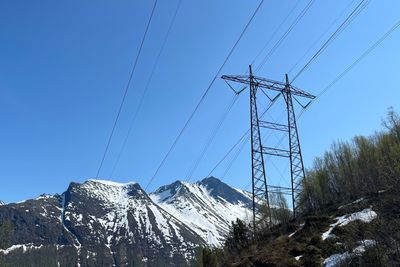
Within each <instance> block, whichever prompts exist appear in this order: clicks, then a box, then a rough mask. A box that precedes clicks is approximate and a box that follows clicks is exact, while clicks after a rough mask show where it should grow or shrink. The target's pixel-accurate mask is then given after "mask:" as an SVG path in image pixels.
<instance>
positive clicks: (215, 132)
mask: <svg viewBox="0 0 400 267" xmlns="http://www.w3.org/2000/svg"><path fill="white" fill-rule="evenodd" d="M238 96H239V95H237V94H235V95H234V96H233V98H232V100H231V101H230V103H229V104H228V106H227V107H226V109H225V111H224V113H223V114H222V116H221V118H220V120H219V121H218V123H217V124H216V125H215V127H214V129H213V131H212V133H211V135H210V136H209V138H208V140H207V142H206V143H205V145H204V147H203V149H202V151H201V153H200V155H199V156H198V158H197V159H196V161H195V162H194V164H193V166H192V167H191V169H190V170H189V172H188V174H187V175H186V181H187V182H188V181H190V180H191V179H192V178H193V174H194V172H195V171H196V169H197V167H198V166H199V164H200V162H201V160H202V159H203V158H204V156H205V154H206V152H207V150H208V148H209V147H210V145H211V143H212V141H213V140H214V138H215V136H216V135H217V133H218V131H219V129H220V128H221V126H222V124H223V123H224V121H225V119H226V118H227V116H228V114H229V112H230V111H231V109H232V107H233V105H234V104H235V102H236V100H237V99H238Z"/></svg>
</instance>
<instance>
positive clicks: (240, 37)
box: [145, 0, 264, 191]
mask: <svg viewBox="0 0 400 267" xmlns="http://www.w3.org/2000/svg"><path fill="white" fill-rule="evenodd" d="M263 3H264V0H261V2H260V4H259V5H258V6H257V8H256V9H255V11H254V12H253V14H252V16H251V17H250V20H249V21H248V22H247V24H246V26H245V27H244V29H243V30H242V32H241V33H240V35H239V38H238V39H237V40H236V42H235V44H234V45H233V47H232V48H231V50H230V51H229V53H228V55H227V57H226V58H225V60H224V61H223V63H222V65H221V66H220V68H219V69H218V71H217V73H216V74H215V76H214V78H213V79H212V80H211V82H210V84H209V85H208V87H207V89H206V90H205V92H204V93H203V95H202V96H201V98H200V100H199V102H198V103H197V105H196V106H195V108H194V110H193V111H192V113H191V114H190V116H189V118H188V119H187V121H186V122H185V124H184V125H183V127H182V129H181V130H180V132H179V134H178V135H177V136H176V138H175V140H174V142H173V143H172V145H171V147H170V148H169V150H168V151H167V153H166V154H165V156H164V158H163V159H162V160H161V162H160V164H159V166H158V167H157V169H156V171H155V172H154V174H153V176H152V177H151V179H150V181H149V182H148V184H147V185H146V187H145V191H147V189H148V187H149V186H150V184H151V183H152V182H153V180H154V179H155V177H156V176H157V174H158V173H159V171H160V170H161V168H162V167H163V166H164V164H165V162H166V160H167V159H168V157H169V155H170V154H171V152H172V151H173V150H174V148H175V146H176V145H177V143H178V141H179V140H180V138H181V136H182V134H183V133H184V132H185V130H186V128H187V127H188V125H189V123H190V122H191V121H192V119H193V117H194V115H195V114H196V112H197V110H198V109H199V107H200V106H201V104H202V103H203V101H204V99H205V98H206V96H207V94H208V92H209V91H210V89H211V87H212V86H213V85H214V83H215V81H216V79H217V78H218V76H219V75H220V73H221V71H222V69H223V68H224V66H225V64H226V63H227V62H228V60H229V58H230V57H231V55H232V53H233V51H234V50H235V49H236V47H237V45H238V44H239V42H240V40H241V39H242V37H243V35H244V34H245V32H246V31H247V28H248V27H249V26H250V24H251V22H252V21H253V19H254V17H255V16H256V14H257V12H258V11H259V9H260V7H261V5H262V4H263Z"/></svg>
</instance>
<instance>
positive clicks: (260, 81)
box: [222, 66, 315, 228]
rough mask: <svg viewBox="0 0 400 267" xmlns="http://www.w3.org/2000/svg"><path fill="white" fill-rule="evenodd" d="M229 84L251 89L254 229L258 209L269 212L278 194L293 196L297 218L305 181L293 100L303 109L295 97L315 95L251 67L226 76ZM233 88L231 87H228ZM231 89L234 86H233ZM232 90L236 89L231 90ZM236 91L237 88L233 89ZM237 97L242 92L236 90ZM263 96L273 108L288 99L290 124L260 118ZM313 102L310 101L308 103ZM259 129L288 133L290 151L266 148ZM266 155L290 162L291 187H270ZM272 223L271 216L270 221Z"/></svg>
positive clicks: (287, 108) (312, 97) (288, 121)
mask: <svg viewBox="0 0 400 267" xmlns="http://www.w3.org/2000/svg"><path fill="white" fill-rule="evenodd" d="M222 79H224V80H225V81H226V82H227V83H228V85H229V81H231V82H237V83H241V84H245V85H246V86H248V87H249V89H250V124H251V127H250V134H251V163H252V193H253V223H254V228H255V224H256V221H257V220H258V219H259V215H260V214H259V209H260V207H261V206H262V205H263V204H266V205H267V208H268V209H270V203H269V202H270V201H269V199H270V198H269V194H270V193H275V192H281V191H280V190H283V191H285V192H286V193H288V194H289V195H290V196H291V200H292V208H293V216H294V217H296V215H297V211H298V208H299V207H300V206H301V203H299V192H300V190H301V185H302V182H303V180H304V179H305V170H304V163H303V157H302V154H301V148H300V140H299V134H298V130H297V123H296V115H295V110H294V107H293V99H295V101H296V102H297V103H299V104H300V105H301V106H302V107H303V108H306V107H307V105H308V104H307V105H305V106H303V105H302V104H301V102H300V101H298V100H297V98H296V97H301V98H307V99H310V101H311V100H312V99H314V98H315V96H313V95H311V94H309V93H307V92H305V91H303V90H301V89H298V88H296V87H294V86H292V85H291V84H290V83H289V78H288V75H287V74H286V81H285V82H278V81H273V80H269V79H265V78H262V77H257V76H254V75H253V72H252V68H251V66H249V75H223V76H222ZM229 86H230V85H229ZM230 87H231V86H230ZM231 88H232V89H233V87H231ZM233 90H234V89H233ZM234 91H235V93H236V94H240V93H242V92H243V91H244V89H242V90H240V91H236V90H234ZM258 91H262V93H263V94H264V95H265V96H267V97H268V98H269V100H270V106H272V105H273V104H274V103H275V102H276V100H277V98H278V97H279V96H281V95H282V96H283V98H284V100H285V104H286V105H285V108H286V110H287V125H285V124H280V123H276V122H269V121H264V120H261V119H260V116H259V113H258V110H257V93H258ZM268 91H270V92H273V93H275V96H274V97H270V96H269V95H268ZM309 103H310V102H309ZM260 128H266V129H269V130H273V131H281V132H287V133H288V144H289V149H288V150H286V149H281V148H278V147H267V146H263V144H262V141H261V140H262V138H261V132H260ZM264 155H270V156H276V157H283V158H287V159H288V160H289V162H290V182H291V185H290V188H289V187H281V186H273V185H269V184H268V180H267V176H266V173H265V161H264ZM269 219H270V222H271V217H270V218H269Z"/></svg>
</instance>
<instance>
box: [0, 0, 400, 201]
mask: <svg viewBox="0 0 400 267" xmlns="http://www.w3.org/2000/svg"><path fill="white" fill-rule="evenodd" d="M177 3H178V0H168V1H166V0H159V2H158V4H157V7H156V10H155V14H154V19H153V21H152V23H151V25H150V28H149V33H148V38H147V39H146V41H145V43H144V47H143V51H142V54H141V56H140V58H139V62H138V66H137V69H136V72H135V74H134V77H133V83H132V85H131V87H130V90H129V93H128V96H127V101H126V103H125V105H124V107H123V110H122V114H121V120H120V121H119V123H118V125H117V128H116V133H115V136H114V138H113V140H112V143H111V146H110V153H109V154H108V155H107V157H106V159H105V163H104V166H103V168H102V170H101V173H100V178H103V179H113V180H115V181H120V182H125V181H137V182H139V183H140V184H141V185H142V186H143V187H144V186H145V185H146V184H147V183H148V181H149V179H150V178H151V177H152V175H153V173H154V172H155V170H156V168H157V166H158V165H159V163H160V161H161V159H162V158H163V156H164V155H165V153H166V151H167V150H168V148H169V147H170V145H171V143H172V142H173V140H174V138H175V137H176V135H177V134H178V132H179V131H180V129H181V128H182V126H183V124H184V122H185V121H186V119H187V118H188V116H189V114H190V112H191V111H192V110H193V108H194V106H195V104H196V103H197V102H198V100H199V98H200V97H201V95H202V94H203V92H204V91H205V89H206V88H207V86H208V84H209V83H210V81H211V79H212V78H213V76H214V75H215V73H216V72H217V70H218V68H219V66H220V65H221V64H222V62H223V60H224V59H225V57H226V56H227V54H228V52H229V50H230V48H231V47H232V45H233V44H234V42H235V41H236V39H237V38H238V36H239V34H240V32H241V31H242V29H243V28H244V26H245V24H246V23H247V21H248V20H249V18H250V16H251V14H252V13H253V11H254V9H255V8H256V6H257V5H258V3H259V1H255V0H254V1H238V0H234V1H232V0H229V1H228V0H224V1H211V0H210V1H188V0H182V5H181V6H180V9H179V11H178V13H177V17H176V21H175V24H174V25H173V28H172V30H171V32H170V35H169V37H168V40H167V43H166V46H165V49H164V51H163V53H162V55H161V57H160V60H159V62H158V64H157V67H156V69H155V73H154V76H153V79H152V80H151V83H150V85H149V89H148V93H147V94H146V96H145V99H144V102H143V107H142V109H140V111H139V113H138V117H137V120H136V123H135V124H134V127H133V131H132V133H131V135H130V137H129V139H128V142H127V145H126V148H125V150H124V152H123V153H122V156H121V158H120V161H119V163H118V165H117V166H116V169H115V172H114V173H113V174H112V169H113V166H114V164H115V161H116V158H117V155H118V153H119V150H120V147H121V144H122V142H123V140H124V138H125V136H126V134H127V131H128V128H129V121H130V120H131V117H132V113H134V112H135V110H136V108H137V106H138V102H139V98H140V95H141V93H142V92H143V90H144V88H145V84H146V83H147V80H148V78H149V75H150V72H151V69H152V67H153V64H154V63H155V60H156V56H157V54H158V51H159V49H160V47H161V45H162V43H163V40H164V37H165V34H166V32H167V29H168V25H169V23H170V20H171V18H172V16H173V14H174V10H175V8H176V5H177ZM307 3H308V0H300V1H299V3H298V5H297V7H296V8H295V9H294V11H293V13H292V14H291V15H290V16H289V18H288V20H287V22H286V23H285V24H283V26H282V28H281V29H280V30H279V31H278V32H277V35H276V36H275V37H274V38H273V39H272V41H271V42H270V44H269V45H268V46H267V48H266V49H265V50H264V51H263V52H262V54H261V56H260V57H259V58H258V59H257V61H256V62H255V65H258V64H259V63H260V61H261V60H262V58H263V57H264V56H265V55H266V54H267V53H268V51H269V50H270V48H271V47H272V46H273V45H274V43H275V42H276V41H277V40H278V39H279V37H280V36H281V35H282V34H283V33H284V31H285V30H286V29H287V28H288V27H289V25H290V24H291V23H292V21H293V20H294V19H295V17H296V16H297V15H298V14H299V13H300V12H301V10H302V9H303V8H304V7H305V6H306V4H307ZM358 3H359V1H357V0H355V1H350V0H346V1H345V0H340V1H338V0H329V1H325V0H324V1H321V0H317V1H315V3H314V4H313V5H312V6H311V8H310V10H309V11H308V12H307V14H306V15H305V16H304V18H303V19H302V20H301V21H300V22H299V23H298V25H296V27H295V28H293V30H292V31H291V32H290V34H289V35H288V36H287V38H286V39H285V40H284V42H283V43H282V44H281V45H280V46H279V47H278V49H277V50H276V51H275V53H274V54H273V55H272V56H271V58H270V60H269V61H268V62H267V63H266V64H265V65H264V67H263V68H262V69H261V70H260V71H259V72H258V73H257V75H260V76H264V77H267V78H271V79H275V80H282V79H283V77H284V74H285V73H286V72H288V71H289V70H290V69H291V68H292V66H293V65H294V64H295V63H296V62H297V61H298V60H299V59H300V58H302V56H303V54H304V53H305V52H306V51H307V50H308V49H309V47H310V46H311V45H312V44H314V42H315V41H316V40H318V39H319V38H320V37H321V34H323V33H324V32H326V31H327V32H328V33H327V34H326V35H325V36H324V37H323V38H322V39H320V41H319V42H318V43H317V45H316V46H314V48H313V49H311V50H310V53H308V54H307V56H306V57H305V58H304V59H303V60H302V61H301V62H300V63H299V65H298V66H297V68H295V70H294V71H292V72H291V73H289V75H292V76H293V75H294V74H295V73H296V72H297V71H298V70H299V68H300V67H301V66H302V65H304V63H305V62H306V61H307V59H309V58H310V57H311V56H312V54H313V53H314V52H315V51H316V50H317V49H318V47H319V46H320V45H321V44H322V43H323V41H324V40H326V39H327V38H328V37H329V34H330V33H331V32H333V31H334V30H335V28H336V27H337V25H339V23H340V22H341V21H343V19H344V18H345V16H346V15H347V14H349V13H350V12H351V10H352V8H354V7H355V6H356V5H357V4H358ZM295 4H296V2H295V1H294V0H284V1H282V0H279V1H278V0H266V1H265V2H264V3H263V5H262V7H261V9H260V11H259V13H258V14H257V16H256V17H255V19H254V21H253V23H252V24H251V25H250V27H249V29H248V31H247V32H246V34H245V35H244V36H243V39H242V41H241V42H240V43H239V45H238V47H237V49H236V50H235V51H234V53H233V55H232V57H231V58H230V60H229V61H228V63H227V65H226V67H225V68H224V69H223V71H222V74H243V73H244V72H245V71H246V69H247V66H248V64H249V63H250V62H251V61H252V60H253V59H254V58H255V56H256V55H257V54H258V53H259V51H260V50H261V49H262V47H264V45H265V44H266V43H267V41H268V40H269V39H270V38H271V36H272V34H273V32H274V31H275V29H276V28H277V27H278V25H279V24H280V23H281V22H282V20H283V19H284V18H285V16H287V14H288V13H289V11H290V10H291V9H292V8H293V7H294V6H295ZM152 5H153V2H152V1H126V0H121V1H110V0H107V1H105V0H96V1H77V0H73V1H50V0H47V1H44V0H42V1H20V0H12V1H11V0H9V1H7V0H6V1H1V3H0V128H1V130H0V177H1V183H0V199H1V200H3V201H6V202H11V201H18V200H22V199H27V198H32V197H36V196H38V195H39V194H42V193H51V194H52V193H62V192H63V191H64V190H65V189H66V188H67V187H68V184H69V183H70V182H71V181H76V182H82V181H84V180H86V179H88V178H93V177H95V176H96V173H97V169H98V167H99V164H100V160H101V157H102V153H103V151H104V148H105V145H106V142H107V138H108V136H109V133H110V130H111V126H112V123H113V120H114V118H115V116H116V113H117V110H118V106H119V104H120V101H121V97H122V94H123V90H124V86H125V85H126V83H127V80H128V77H129V73H130V70H131V68H132V65H133V61H134V58H135V56H136V53H137V51H138V47H139V44H140V40H141V37H142V35H143V32H144V29H145V24H146V22H147V20H148V17H149V15H150V11H151V8H152ZM346 7H348V8H347V9H346ZM343 10H344V11H343ZM399 10H400V1H397V0H380V1H377V0H373V1H371V2H370V4H369V5H368V6H367V7H366V9H365V10H364V11H363V12H362V13H361V14H360V15H359V16H358V17H357V18H356V19H355V20H354V21H353V22H352V23H351V24H350V25H349V27H347V28H346V30H345V31H344V32H343V33H342V34H341V35H340V36H339V37H338V38H337V39H336V40H335V41H334V42H333V43H332V44H331V45H330V46H329V47H328V49H327V50H326V51H325V52H324V53H323V54H322V55H321V56H320V57H318V59H317V60H316V61H315V62H314V63H313V64H312V65H311V66H310V68H309V69H308V70H307V71H305V72H304V73H303V74H302V75H301V76H300V77H299V78H298V79H297V80H296V81H295V82H294V85H295V86H297V87H299V88H302V89H304V90H307V91H309V92H311V93H314V94H318V93H319V92H320V91H321V90H322V89H323V88H324V87H325V86H327V85H328V84H329V83H330V82H331V81H332V80H333V79H334V78H335V77H336V76H337V75H338V74H340V73H341V72H342V71H343V70H344V69H345V68H346V67H347V66H348V65H349V64H351V63H352V62H353V61H354V60H355V59H356V58H357V57H358V56H359V55H361V54H362V52H363V51H364V50H365V49H367V48H368V47H369V46H370V45H371V44H372V43H373V42H374V41H376V40H377V39H378V38H379V37H380V36H381V35H382V34H383V33H384V32H386V31H387V30H388V29H389V28H390V27H391V26H392V25H393V24H394V23H395V22H396V21H397V20H399V19H400V15H399V12H398V11H399ZM340 14H342V16H340ZM339 16H340V17H339ZM338 17H339V20H336V23H335V24H333V25H334V26H333V27H331V28H330V27H329V26H330V25H332V22H333V21H335V19H336V18H338ZM327 29H329V30H327ZM399 43H400V30H398V31H395V32H394V33H393V34H392V35H391V36H390V37H389V38H388V39H386V40H385V41H384V42H383V43H382V44H381V46H379V47H378V48H377V49H376V50H374V51H373V52H372V53H371V54H370V55H369V56H368V57H366V58H365V59H364V60H363V61H362V62H360V64H358V65H357V66H356V67H355V68H354V69H353V70H351V71H350V72H349V73H348V74H347V75H346V76H345V77H343V79H341V80H340V81H339V82H338V83H336V84H335V86H333V87H332V88H331V89H330V90H329V91H327V93H326V94H324V95H323V96H322V97H321V98H320V99H319V100H318V101H316V102H315V103H314V104H313V105H312V106H310V107H309V108H308V110H307V111H306V112H305V113H304V115H303V116H302V118H301V119H300V120H299V122H298V124H299V131H300V137H301V139H302V148H303V154H304V160H305V165H306V166H307V167H310V166H312V162H313V159H314V158H315V157H316V156H319V155H322V154H323V152H324V151H325V150H327V149H328V148H329V147H330V145H331V144H332V142H334V141H338V140H350V139H351V138H352V137H353V136H354V135H370V134H372V133H374V132H375V131H376V130H379V129H381V120H382V118H383V117H384V116H385V114H386V111H387V108H388V107H389V106H393V107H394V108H395V110H397V111H400V104H399V99H400V90H399V85H398V80H397V78H398V77H399V69H400V53H399V52H398V51H399V50H398V47H399ZM232 97H233V96H232V91H231V90H230V89H229V88H228V87H227V86H226V84H225V83H224V82H223V81H221V80H220V79H218V80H217V82H216V83H215V84H214V86H213V87H212V89H211V91H210V93H209V94H208V96H207V98H206V100H205V101H204V103H203V105H202V106H201V107H200V109H199V111H198V113H197V114H196V116H195V117H194V119H193V121H192V123H191V124H190V125H189V128H188V129H187V131H186V132H185V133H184V135H183V136H182V139H181V140H180V142H179V143H178V145H177V146H176V148H175V150H174V151H173V153H172V154H171V156H170V157H169V158H168V160H167V161H166V164H165V166H164V167H163V168H162V169H161V170H160V172H159V174H158V175H157V176H156V178H155V180H154V182H153V183H152V184H151V186H150V187H149V189H150V190H154V189H155V188H157V187H158V186H160V185H162V184H167V183H170V182H173V181H175V180H176V179H183V180H184V179H185V178H186V177H187V172H188V171H189V169H190V167H191V166H192V165H193V164H194V161H195V160H196V158H197V157H198V155H199V153H200V152H201V150H202V148H203V147H204V144H205V143H206V142H207V139H208V137H209V136H210V134H211V131H212V129H213V128H214V125H215V124H216V123H217V122H218V120H219V118H220V117H221V116H222V113H223V110H224V109H225V108H226V106H227V105H228V104H229V103H230V101H231V100H232ZM248 105H249V104H248V92H245V93H243V95H241V96H240V97H239V99H238V100H237V101H236V103H235V105H234V106H233V108H232V110H231V112H230V113H229V115H228V117H227V119H226V121H225V123H224V124H223V125H222V127H221V129H220V130H219V131H218V133H217V135H216V138H215V139H214V140H213V142H212V144H211V146H210V148H209V150H208V151H207V153H206V155H205V158H204V159H203V160H202V161H201V163H200V164H199V167H198V168H197V170H196V171H195V173H194V175H193V176H192V177H191V179H192V181H195V180H199V179H202V178H204V177H205V176H206V175H207V174H208V173H209V172H210V170H211V169H212V168H213V167H214V165H215V164H216V163H217V162H218V161H219V160H220V159H221V157H222V156H223V155H224V154H225V153H226V151H227V150H229V148H230V147H231V146H232V145H233V144H234V143H235V142H236V140H237V139H238V138H239V137H240V136H241V135H242V134H243V132H244V131H246V129H247V128H248V127H249V113H248V110H249V108H248ZM266 105H267V103H262V104H260V109H262V106H264V107H265V106H266ZM297 108H298V107H297ZM297 111H299V109H297ZM280 114H281V111H279V110H278V109H277V110H276V111H274V112H271V114H268V116H269V118H273V119H278V118H279V115H280ZM277 140H279V138H278V137H276V136H274V135H272V136H271V137H270V138H268V139H266V140H265V143H266V144H270V145H273V144H274V143H276V142H277ZM249 157H250V153H249V144H248V143H247V144H246V146H245V147H244V149H243V151H242V152H241V153H240V154H239V156H238V158H237V160H236V161H234V162H233V163H232V167H231V168H230V169H229V171H228V172H227V173H226V175H223V174H224V173H225V170H226V166H227V165H228V163H229V162H226V163H224V164H222V165H221V167H220V168H218V169H216V171H215V172H214V175H215V176H216V177H222V176H223V179H224V181H226V182H227V183H229V184H231V185H233V186H236V187H239V188H243V187H244V186H245V185H246V184H248V182H249V181H250V161H249ZM267 163H268V164H269V165H268V167H267V168H270V167H271V166H272V165H271V164H273V163H271V161H270V159H268V160H267ZM276 165H278V167H279V165H280V163H276ZM271 169H273V168H272V167H271ZM271 169H268V171H269V170H271ZM111 174H112V175H111ZM269 176H270V179H271V181H272V182H273V183H274V182H275V183H278V181H277V179H278V180H279V179H280V178H279V177H280V176H279V175H277V174H276V173H273V172H271V173H270V175H269Z"/></svg>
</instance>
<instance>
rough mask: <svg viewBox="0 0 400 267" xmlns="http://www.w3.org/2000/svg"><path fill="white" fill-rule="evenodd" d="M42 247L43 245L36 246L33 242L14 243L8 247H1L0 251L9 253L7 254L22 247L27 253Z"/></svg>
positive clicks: (5, 253)
mask: <svg viewBox="0 0 400 267" xmlns="http://www.w3.org/2000/svg"><path fill="white" fill-rule="evenodd" d="M42 247H43V245H40V246H34V245H33V244H32V243H29V244H22V245H13V246H11V247H9V248H7V249H0V253H2V254H4V255H7V254H9V253H11V252H12V251H14V250H18V249H22V252H23V253H25V252H27V251H28V250H37V249H41V248H42Z"/></svg>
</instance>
